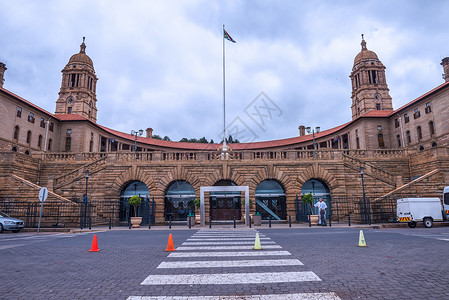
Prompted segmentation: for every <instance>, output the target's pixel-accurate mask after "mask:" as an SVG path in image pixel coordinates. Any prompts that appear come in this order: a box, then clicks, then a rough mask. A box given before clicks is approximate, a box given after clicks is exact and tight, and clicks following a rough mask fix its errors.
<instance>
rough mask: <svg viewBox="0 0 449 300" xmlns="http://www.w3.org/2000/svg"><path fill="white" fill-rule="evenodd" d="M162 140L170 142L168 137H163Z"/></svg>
mask: <svg viewBox="0 0 449 300" xmlns="http://www.w3.org/2000/svg"><path fill="white" fill-rule="evenodd" d="M163 140H164V141H171V139H170V138H169V137H168V136H164V138H163Z"/></svg>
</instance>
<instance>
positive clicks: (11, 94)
mask: <svg viewBox="0 0 449 300" xmlns="http://www.w3.org/2000/svg"><path fill="white" fill-rule="evenodd" d="M0 91H2V92H4V93H5V94H7V95H9V96H11V97H13V98H15V99H16V100H19V101H21V102H24V103H25V104H27V105H29V106H31V107H33V108H35V109H37V110H39V111H40V112H42V113H44V114H47V115H50V116H52V117H54V116H55V115H53V114H52V113H50V112H48V111H46V110H45V109H42V108H40V107H39V106H37V105H35V104H33V103H31V102H30V101H28V100H25V99H23V98H22V97H19V96H17V95H16V94H14V93H12V92H10V91H8V90H6V89H4V88H0Z"/></svg>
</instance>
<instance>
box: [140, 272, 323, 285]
mask: <svg viewBox="0 0 449 300" xmlns="http://www.w3.org/2000/svg"><path fill="white" fill-rule="evenodd" d="M303 281H321V279H320V278H319V277H318V276H317V275H316V274H315V273H313V272H310V271H308V272H267V273H238V274H236V273H227V274H189V275H149V276H148V277H147V278H146V279H145V280H144V281H143V282H142V283H141V285H160V284H161V285H168V284H254V283H280V282H303Z"/></svg>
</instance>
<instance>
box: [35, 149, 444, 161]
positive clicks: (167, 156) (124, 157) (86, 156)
mask: <svg viewBox="0 0 449 300" xmlns="http://www.w3.org/2000/svg"><path fill="white" fill-rule="evenodd" d="M442 150H443V149H440V151H439V153H441V152H443V151H442ZM444 151H446V149H444ZM222 154H223V153H222V152H220V151H143V152H135V153H134V152H121V151H120V152H96V153H45V154H42V155H41V156H40V158H42V159H43V160H47V161H95V160H98V159H100V158H102V157H107V160H108V161H119V162H127V161H146V162H150V161H151V162H153V161H167V162H169V161H215V160H222V159H225V160H335V159H342V157H343V155H347V156H350V157H353V158H356V159H376V158H392V159H394V158H400V157H404V156H406V155H408V150H401V149H390V150H385V149H379V150H348V149H344V150H342V149H319V150H312V149H311V150H277V151H269V150H268V151H263V150H262V151H260V150H242V151H230V152H228V153H227V155H226V154H225V155H222ZM30 159H31V158H30Z"/></svg>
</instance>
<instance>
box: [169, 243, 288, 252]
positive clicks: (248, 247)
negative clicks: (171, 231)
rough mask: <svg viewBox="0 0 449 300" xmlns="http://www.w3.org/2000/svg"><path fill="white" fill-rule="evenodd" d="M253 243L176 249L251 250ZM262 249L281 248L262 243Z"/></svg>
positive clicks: (180, 248) (179, 248) (180, 249)
mask: <svg viewBox="0 0 449 300" xmlns="http://www.w3.org/2000/svg"><path fill="white" fill-rule="evenodd" d="M253 248H254V245H253V246H251V245H247V246H204V247H201V246H199V247H190V246H188V247H182V246H181V247H178V248H176V250H179V251H193V250H252V249H253ZM262 249H282V247H281V246H279V245H265V244H264V245H262Z"/></svg>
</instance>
